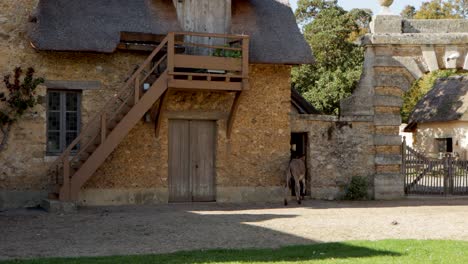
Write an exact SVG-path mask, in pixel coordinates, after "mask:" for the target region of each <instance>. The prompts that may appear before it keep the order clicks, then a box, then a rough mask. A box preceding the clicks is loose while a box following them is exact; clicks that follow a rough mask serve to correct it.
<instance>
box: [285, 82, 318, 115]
mask: <svg viewBox="0 0 468 264" xmlns="http://www.w3.org/2000/svg"><path fill="white" fill-rule="evenodd" d="M291 104H292V105H293V106H294V107H295V108H296V109H297V111H298V112H299V114H309V115H311V114H314V115H317V114H320V112H319V111H318V110H317V109H315V107H314V106H313V105H312V104H310V103H309V102H308V101H307V100H306V99H305V98H304V97H303V96H302V95H301V94H300V93H299V92H298V91H297V90H296V89H295V88H294V87H291Z"/></svg>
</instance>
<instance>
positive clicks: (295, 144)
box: [291, 132, 309, 196]
mask: <svg viewBox="0 0 468 264" xmlns="http://www.w3.org/2000/svg"><path fill="white" fill-rule="evenodd" d="M307 138H308V135H307V133H305V132H301V133H291V159H298V158H301V157H304V158H305V159H304V160H305V165H306V183H309V176H308V175H309V174H308V172H307ZM292 184H294V183H292ZM293 186H294V185H293ZM301 192H302V193H303V194H305V195H308V194H309V192H308V190H307V186H302V185H301ZM291 195H292V196H295V195H296V191H295V190H294V188H292V190H291Z"/></svg>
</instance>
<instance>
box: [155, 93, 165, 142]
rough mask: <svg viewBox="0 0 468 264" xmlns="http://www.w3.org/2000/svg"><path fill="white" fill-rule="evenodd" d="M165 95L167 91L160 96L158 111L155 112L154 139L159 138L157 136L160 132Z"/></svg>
mask: <svg viewBox="0 0 468 264" xmlns="http://www.w3.org/2000/svg"><path fill="white" fill-rule="evenodd" d="M167 93H168V91H166V92H164V94H163V95H162V96H161V99H159V105H158V110H157V112H156V117H155V121H154V134H155V136H156V138H159V134H160V132H161V121H162V111H164V106H165V102H166V100H164V99H165V98H166V95H167Z"/></svg>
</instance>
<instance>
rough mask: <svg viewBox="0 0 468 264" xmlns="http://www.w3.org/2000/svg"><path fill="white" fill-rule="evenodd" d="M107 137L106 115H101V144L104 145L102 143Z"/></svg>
mask: <svg viewBox="0 0 468 264" xmlns="http://www.w3.org/2000/svg"><path fill="white" fill-rule="evenodd" d="M106 137H107V116H106V113H105V112H104V113H102V114H101V144H104V141H105V140H106Z"/></svg>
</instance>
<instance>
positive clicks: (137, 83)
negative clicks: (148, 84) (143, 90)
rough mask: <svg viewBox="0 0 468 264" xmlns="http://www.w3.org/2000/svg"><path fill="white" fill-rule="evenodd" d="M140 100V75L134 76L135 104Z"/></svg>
mask: <svg viewBox="0 0 468 264" xmlns="http://www.w3.org/2000/svg"><path fill="white" fill-rule="evenodd" d="M139 100H140V75H137V77H136V78H135V105H136V104H137V103H138V101H139Z"/></svg>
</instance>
